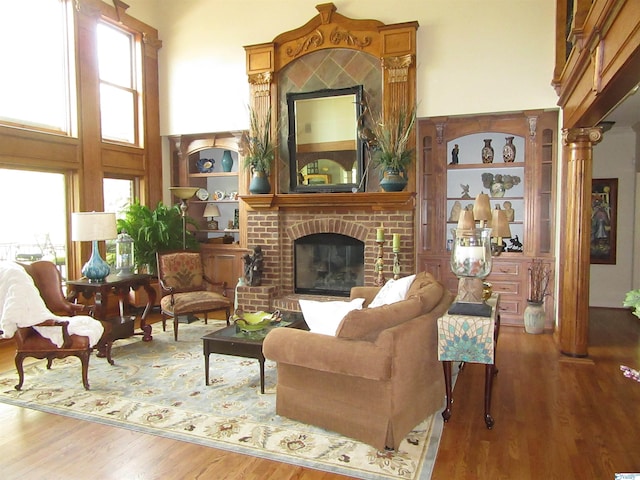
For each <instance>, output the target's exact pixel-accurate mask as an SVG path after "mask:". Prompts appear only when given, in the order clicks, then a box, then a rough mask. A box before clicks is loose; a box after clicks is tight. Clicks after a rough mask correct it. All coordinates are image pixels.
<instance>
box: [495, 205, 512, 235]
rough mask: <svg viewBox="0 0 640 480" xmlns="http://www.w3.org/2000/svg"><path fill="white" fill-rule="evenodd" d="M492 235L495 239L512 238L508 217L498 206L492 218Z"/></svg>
mask: <svg viewBox="0 0 640 480" xmlns="http://www.w3.org/2000/svg"><path fill="white" fill-rule="evenodd" d="M491 235H492V236H494V237H502V238H511V229H510V228H509V222H508V221H507V215H506V214H505V213H504V210H501V209H500V208H498V206H497V205H496V208H495V209H494V210H493V211H492V217H491Z"/></svg>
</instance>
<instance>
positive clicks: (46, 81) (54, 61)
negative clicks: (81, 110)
mask: <svg viewBox="0 0 640 480" xmlns="http://www.w3.org/2000/svg"><path fill="white" fill-rule="evenodd" d="M2 19H3V20H2V27H0V45H2V47H0V65H2V71H3V74H2V75H0V121H2V122H3V123H8V124H14V125H15V124H18V125H26V126H29V127H34V128H37V129H40V130H46V131H55V132H61V133H65V134H68V135H76V134H77V132H76V130H77V129H76V113H75V112H76V98H75V92H76V85H75V65H74V63H73V59H74V58H75V57H74V54H73V45H74V39H73V30H74V29H73V15H72V10H71V6H70V2H68V1H67V0H29V1H28V2H25V1H21V2H18V1H13V2H3V3H2Z"/></svg>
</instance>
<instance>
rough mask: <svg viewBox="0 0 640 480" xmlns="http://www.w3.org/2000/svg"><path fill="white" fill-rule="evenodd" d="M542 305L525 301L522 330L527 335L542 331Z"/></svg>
mask: <svg viewBox="0 0 640 480" xmlns="http://www.w3.org/2000/svg"><path fill="white" fill-rule="evenodd" d="M545 318H546V315H545V313H544V303H542V302H531V301H529V300H527V306H526V307H525V309H524V330H525V332H527V333H532V334H539V333H542V332H543V331H544V320H545Z"/></svg>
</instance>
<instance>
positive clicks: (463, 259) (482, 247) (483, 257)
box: [449, 210, 491, 317]
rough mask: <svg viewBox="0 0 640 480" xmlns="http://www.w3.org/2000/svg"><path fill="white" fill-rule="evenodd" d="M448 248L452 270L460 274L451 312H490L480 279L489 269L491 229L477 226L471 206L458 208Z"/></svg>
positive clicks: (487, 273)
mask: <svg viewBox="0 0 640 480" xmlns="http://www.w3.org/2000/svg"><path fill="white" fill-rule="evenodd" d="M454 233H455V235H454V239H453V248H452V249H451V261H450V266H451V271H452V272H453V273H454V274H455V275H456V276H457V277H458V278H459V280H458V295H457V297H456V299H455V302H454V303H453V304H451V307H449V313H450V314H453V315H473V316H479V317H489V316H491V307H490V306H489V305H487V304H486V303H485V302H484V299H483V279H484V278H486V277H487V275H489V273H490V272H491V229H490V228H476V226H475V219H474V217H473V212H472V211H471V210H463V211H462V212H460V218H459V220H458V228H456V230H455V232H454Z"/></svg>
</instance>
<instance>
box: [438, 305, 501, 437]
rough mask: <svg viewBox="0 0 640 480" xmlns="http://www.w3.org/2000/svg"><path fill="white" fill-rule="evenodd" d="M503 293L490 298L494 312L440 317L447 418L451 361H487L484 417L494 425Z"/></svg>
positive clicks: (446, 414)
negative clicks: (496, 361)
mask: <svg viewBox="0 0 640 480" xmlns="http://www.w3.org/2000/svg"><path fill="white" fill-rule="evenodd" d="M499 301H500V295H498V294H497V293H494V294H493V295H491V298H489V299H488V300H487V302H486V303H487V304H488V305H489V306H491V316H489V317H480V316H474V315H459V314H450V313H446V314H444V315H443V316H442V317H440V318H439V319H438V360H440V361H441V362H442V368H443V370H444V384H445V390H446V395H447V405H446V407H445V409H444V410H443V412H442V418H443V419H444V421H445V422H447V421H449V418H451V404H452V402H453V396H452V388H451V387H452V385H451V362H461V363H465V362H471V363H484V364H485V365H486V367H485V384H484V421H485V423H486V425H487V428H488V429H489V430H491V428H493V424H494V420H493V417H492V416H491V413H490V411H491V389H492V387H493V377H494V376H495V375H496V374H497V373H498V370H497V369H496V366H495V350H496V345H497V343H498V333H499V331H500V314H499V312H498V305H499Z"/></svg>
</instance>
